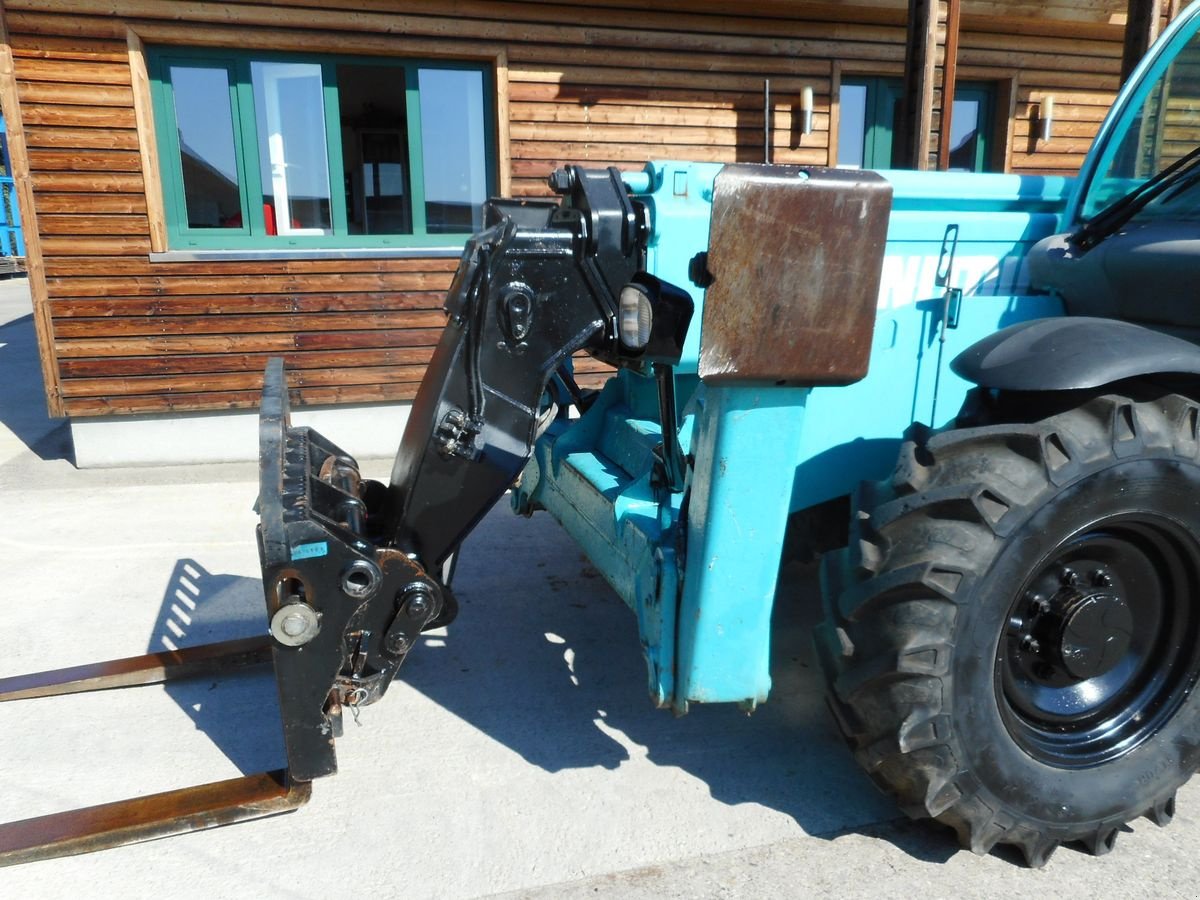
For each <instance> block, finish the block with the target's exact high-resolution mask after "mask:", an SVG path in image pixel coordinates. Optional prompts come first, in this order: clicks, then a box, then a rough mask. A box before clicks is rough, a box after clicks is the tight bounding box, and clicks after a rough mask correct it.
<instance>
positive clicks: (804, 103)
mask: <svg viewBox="0 0 1200 900" xmlns="http://www.w3.org/2000/svg"><path fill="white" fill-rule="evenodd" d="M812 132H813V89H812V85H811V84H806V85H805V86H804V90H802V91H801V92H800V133H801V134H812Z"/></svg>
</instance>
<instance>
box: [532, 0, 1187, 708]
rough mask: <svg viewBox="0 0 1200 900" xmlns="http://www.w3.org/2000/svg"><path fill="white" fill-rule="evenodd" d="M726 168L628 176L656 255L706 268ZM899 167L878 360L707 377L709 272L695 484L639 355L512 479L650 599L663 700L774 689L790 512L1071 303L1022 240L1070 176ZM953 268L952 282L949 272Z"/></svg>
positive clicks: (682, 385)
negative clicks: (826, 369) (675, 468)
mask: <svg viewBox="0 0 1200 900" xmlns="http://www.w3.org/2000/svg"><path fill="white" fill-rule="evenodd" d="M1197 27H1200V8H1196V7H1194V8H1193V9H1192V10H1190V11H1189V13H1188V14H1186V15H1184V16H1181V17H1179V18H1178V19H1177V20H1176V21H1175V22H1174V24H1173V25H1172V27H1171V29H1170V30H1169V31H1168V33H1167V34H1166V35H1164V38H1163V39H1162V40H1161V41H1160V42H1159V44H1158V45H1157V50H1156V52H1155V53H1153V54H1151V55H1150V57H1148V58H1147V59H1146V60H1145V61H1143V63H1142V65H1141V67H1140V68H1139V70H1138V71H1137V73H1136V74H1135V76H1134V77H1133V78H1132V79H1131V81H1130V82H1129V86H1128V87H1127V88H1126V89H1125V90H1124V91H1123V92H1122V93H1121V95H1120V96H1119V97H1118V101H1117V103H1116V104H1115V106H1114V108H1113V111H1112V113H1110V115H1109V117H1108V119H1107V120H1106V121H1105V124H1104V126H1103V128H1102V129H1101V131H1100V137H1099V139H1098V140H1097V142H1096V144H1095V146H1094V148H1093V150H1092V152H1091V154H1090V155H1089V157H1088V161H1087V162H1086V163H1085V165H1084V167H1083V170H1082V171H1083V175H1082V179H1083V180H1084V181H1086V179H1087V178H1089V177H1090V176H1091V174H1092V173H1093V172H1094V171H1095V170H1096V168H1097V166H1098V165H1099V164H1100V163H1102V162H1103V161H1104V160H1105V159H1106V158H1107V157H1106V154H1109V155H1110V156H1111V154H1112V153H1113V152H1115V151H1113V150H1112V149H1111V148H1112V147H1114V146H1115V144H1116V140H1115V137H1114V136H1119V135H1120V134H1122V133H1123V132H1124V130H1125V129H1127V128H1128V127H1129V124H1130V121H1131V120H1132V119H1133V117H1134V116H1135V115H1136V111H1137V107H1138V104H1139V103H1140V101H1141V94H1144V93H1145V92H1146V91H1147V90H1149V84H1150V83H1151V82H1152V81H1153V80H1154V79H1153V75H1154V74H1155V72H1158V71H1160V70H1161V69H1163V68H1164V67H1166V66H1167V65H1169V63H1170V61H1171V59H1172V58H1173V57H1174V54H1175V53H1177V52H1178V48H1179V47H1180V46H1181V44H1182V42H1185V41H1187V40H1188V39H1190V38H1191V37H1192V35H1194V33H1195V32H1196V30H1197ZM1139 91H1140V92H1141V94H1139ZM1098 161H1099V162H1098ZM719 169H720V167H719V166H716V165H709V164H692V163H682V162H669V161H667V162H655V163H651V164H649V165H647V166H646V168H645V170H644V171H643V172H638V173H630V174H629V175H627V176H626V181H627V184H628V186H629V188H630V190H631V191H633V192H634V193H635V194H637V195H639V197H640V198H641V199H643V200H644V201H645V202H646V204H647V206H648V207H649V209H650V211H651V216H652V226H653V235H654V236H653V238H652V239H651V245H650V254H649V262H648V266H649V269H650V271H651V272H652V273H654V274H655V275H658V276H659V277H661V278H663V279H666V280H668V281H671V282H673V283H675V284H678V285H688V284H690V279H689V278H688V273H687V264H688V261H689V260H690V259H692V257H693V256H694V255H695V254H697V253H699V252H701V251H703V250H705V249H706V248H707V247H708V230H709V219H710V213H711V204H712V198H713V181H714V178H715V177H716V174H717V172H718V171H719ZM883 174H884V175H885V177H886V178H887V179H888V180H889V181H890V182H891V184H892V187H893V211H892V215H891V219H890V223H889V229H888V241H887V247H886V250H885V257H884V264H883V265H884V268H883V278H882V286H881V291H880V296H879V303H878V312H877V316H876V321H875V330H874V344H873V347H872V352H871V360H870V371H869V374H868V375H867V377H866V378H865V379H864V380H862V381H860V382H858V383H857V384H853V385H850V386H848V387H819V388H794V387H748V386H723V387H720V386H714V385H710V384H705V383H702V382H701V381H700V379H699V378H698V377H697V374H696V372H697V357H698V352H699V346H700V341H701V339H702V338H701V323H702V321H703V304H704V293H703V291H702V290H700V289H698V288H694V287H693V288H691V293H692V295H693V298H694V300H695V302H696V307H697V312H696V316H695V317H694V319H693V320H692V326H691V330H690V332H689V335H688V340H687V343H686V345H685V352H684V356H683V359H682V361H681V363H680V365H679V367H678V368H677V370H676V375H675V378H676V396H677V397H679V398H681V400H680V406H681V419H680V421H681V428H680V442H681V444H682V446H683V448H684V451H685V453H690V454H691V458H692V459H693V460H694V462H693V465H692V466H691V470H690V473H691V474H690V483H689V485H688V490H687V492H685V493H684V494H670V493H667V492H665V491H661V490H656V489H655V488H654V487H653V486H652V484H651V470H652V467H653V449H654V447H655V445H656V444H657V443H658V442H659V439H660V426H659V423H658V413H657V405H656V398H655V393H654V385H653V382H652V381H651V380H650V379H648V378H646V377H643V376H640V375H638V374H635V373H632V372H630V371H626V370H623V371H621V372H619V373H618V374H617V375H616V376H615V377H614V378H613V379H612V380H611V381H610V382H609V383H608V384H607V385H606V386H605V388H604V389H603V392H602V394H601V396H600V398H599V401H598V402H596V403H595V404H594V406H592V407H591V408H590V409H589V410H588V411H587V413H586V414H584V415H583V417H582V418H581V419H580V420H578V421H575V422H571V423H568V424H562V423H560V424H557V425H555V426H554V427H553V428H551V429H550V431H549V432H547V434H545V435H544V436H543V438H542V439H541V441H540V443H539V444H538V446H537V448H536V452H535V456H534V459H533V461H532V462H531V463H530V465H529V466H528V468H527V469H526V471H525V474H524V476H523V479H522V482H521V484H520V486H519V488H518V489H517V490H516V491H515V492H514V507H515V509H516V510H517V511H518V512H522V513H529V512H530V511H532V510H534V509H547V510H549V511H550V512H551V514H553V515H554V516H555V517H556V518H557V519H558V520H559V521H560V522H561V523H562V525H563V526H564V527H565V528H566V530H567V531H568V532H569V533H570V534H571V535H572V536H573V537H574V538H575V540H576V541H578V542H579V544H580V545H581V547H583V548H584V550H585V552H586V553H587V554H588V555H589V556H590V558H591V559H592V561H593V563H594V564H595V566H596V568H597V569H598V570H599V571H600V572H602V573H604V575H605V577H606V578H607V579H608V581H609V583H610V584H611V585H612V586H613V588H614V589H615V590H616V591H617V593H618V594H619V595H620V596H621V597H622V598H623V599H624V601H625V602H626V603H627V604H628V605H629V606H630V607H631V608H632V609H633V610H634V612H635V613H636V615H637V618H638V624H639V630H640V636H641V643H642V647H643V650H644V653H645V656H646V659H647V663H648V667H649V691H650V696H651V698H652V700H653V701H654V702H655V703H656V704H658V705H660V706H669V707H673V708H674V709H675V710H676V711H677V712H684V711H686V710H687V708H688V704H689V703H691V702H716V701H731V702H738V703H741V704H743V705H744V706H746V707H748V708H752V707H753V706H754V705H756V704H757V703H759V702H761V701H763V700H764V699H765V698H766V696H767V693H768V691H769V690H770V687H771V681H770V675H769V673H768V664H769V641H770V618H771V609H772V604H773V602H774V596H775V590H776V579H777V573H778V569H779V566H780V562H781V558H780V557H781V552H782V548H783V544H784V535H785V531H786V528H787V523H788V517H789V515H790V514H792V513H795V512H797V511H799V510H804V509H806V508H810V507H813V506H815V505H816V504H819V503H821V502H823V501H827V500H830V499H831V498H836V497H838V496H842V495H845V494H847V493H849V492H850V491H851V490H852V489H853V487H854V486H855V485H856V484H857V483H858V482H859V481H861V480H864V479H871V480H873V479H879V478H882V477H884V476H885V475H886V474H887V472H888V471H889V469H890V467H891V466H892V465H893V464H894V462H895V459H896V454H897V451H898V449H899V445H900V443H901V439H902V435H903V434H904V432H905V430H906V429H907V428H909V426H911V425H912V424H913V423H924V424H926V425H929V426H933V427H938V426H941V425H944V424H946V423H947V422H949V421H951V420H952V419H953V417H954V416H955V415H956V413H957V412H958V411H959V409H960V407H961V405H962V403H963V400H964V398H965V396H966V392H967V390H968V389H969V388H970V387H971V385H969V384H968V383H966V382H965V381H963V380H962V379H960V378H959V377H958V376H956V375H955V374H954V373H953V372H951V371H950V369H949V362H950V360H952V359H953V358H954V357H955V356H956V355H957V354H958V353H959V352H961V351H962V350H965V349H966V348H968V347H969V346H971V345H972V344H973V343H975V342H976V341H978V340H980V339H981V338H983V337H985V336H987V335H989V334H992V333H993V332H995V331H997V330H998V329H1000V328H1002V327H1004V326H1007V325H1011V324H1014V323H1017V322H1021V321H1026V320H1029V319H1035V318H1043V317H1048V316H1060V315H1063V314H1064V310H1063V308H1062V305H1061V302H1060V301H1059V299H1058V298H1057V297H1055V296H1053V295H1051V294H1046V293H1038V292H1034V291H1032V290H1031V289H1030V286H1029V283H1028V277H1027V272H1026V255H1027V253H1028V251H1029V249H1030V248H1031V247H1032V246H1033V245H1034V244H1035V243H1036V242H1037V241H1039V240H1040V239H1042V238H1044V237H1047V236H1049V235H1051V234H1054V233H1056V232H1058V231H1061V230H1062V229H1063V227H1064V224H1065V223H1066V222H1067V221H1068V220H1071V219H1073V218H1074V217H1075V216H1076V215H1077V212H1076V210H1077V208H1078V205H1079V202H1080V201H1079V200H1078V198H1076V197H1075V192H1074V182H1073V180H1072V179H1065V178H1059V177H1041V176H1016V175H978V174H955V173H934V172H907V171H889V172H884V173H883ZM952 245H953V246H952ZM950 251H953V260H954V264H953V270H952V272H946V271H944V270H945V269H946V267H947V259H948V254H949V252H950ZM939 269H941V270H943V271H941V272H940V273H939ZM939 274H942V275H948V276H949V283H945V282H946V279H942V280H941V283H938V282H939V279H938V275H939ZM948 288H957V289H960V290H961V291H962V301H961V305H960V307H959V312H958V315H957V316H956V317H954V320H953V321H943V316H942V311H943V309H944V294H945V291H946V290H947V289H948ZM685 497H686V498H687V499H686V500H684V499H683V498H685ZM685 506H686V509H685V508H684V507H685Z"/></svg>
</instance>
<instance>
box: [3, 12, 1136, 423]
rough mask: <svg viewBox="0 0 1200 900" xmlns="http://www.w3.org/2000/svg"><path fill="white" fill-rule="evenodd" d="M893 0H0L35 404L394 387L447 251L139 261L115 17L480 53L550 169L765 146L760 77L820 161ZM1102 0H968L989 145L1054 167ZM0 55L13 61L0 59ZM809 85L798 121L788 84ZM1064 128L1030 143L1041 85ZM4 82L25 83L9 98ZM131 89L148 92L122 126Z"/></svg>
mask: <svg viewBox="0 0 1200 900" xmlns="http://www.w3.org/2000/svg"><path fill="white" fill-rule="evenodd" d="M905 5H906V4H905V3H904V2H903V0H860V2H859V3H857V4H855V5H847V4H839V3H804V2H792V0H763V2H757V3H754V4H745V3H742V4H735V3H732V2H727V0H660V2H650V3H643V4H635V3H632V2H630V0H597V2H593V3H589V4H587V5H583V4H579V5H576V4H566V3H561V2H529V0H527V2H485V0H412V2H406V3H400V2H398V0H241V2H234V0H222V2H205V0H113V2H106V3H99V2H96V0H4V4H3V6H4V24H5V26H6V28H7V32H8V44H9V46H10V47H11V59H9V60H8V61H7V62H6V61H5V59H6V58H7V57H0V101H2V102H3V103H4V106H5V110H4V111H5V113H6V114H7V115H8V117H9V123H10V132H11V131H12V129H13V126H14V125H15V126H16V127H17V128H18V130H19V131H21V132H22V133H23V141H22V139H21V134H18V135H17V137H16V138H15V139H14V140H13V149H14V154H15V155H16V156H17V161H16V167H17V168H18V170H20V168H21V167H22V166H24V167H25V181H24V185H25V186H24V190H25V191H26V192H27V194H28V196H27V197H26V196H22V201H23V202H24V203H25V209H24V210H23V212H24V213H25V214H26V215H27V216H28V217H29V218H28V219H27V224H28V234H29V243H30V245H31V246H30V253H29V266H30V271H31V283H32V286H33V290H34V295H35V305H36V311H37V321H38V326H39V338H40V340H41V341H42V349H43V360H44V363H45V371H46V375H47V392H48V399H49V405H50V409H51V411H52V412H53V413H54V414H56V415H62V414H66V415H71V416H88V415H100V414H107V413H114V412H123V413H124V412H138V413H143V412H161V411H167V410H201V409H227V408H240V407H252V406H254V405H256V403H257V395H258V389H259V385H260V382H261V371H262V367H263V365H264V363H265V360H266V358H267V357H268V356H270V355H283V356H284V357H285V359H286V360H287V365H288V368H289V370H290V377H291V384H292V387H293V389H294V390H293V401H294V402H295V403H297V404H303V403H349V402H374V401H394V400H402V399H406V398H410V397H411V396H412V395H413V393H414V391H415V388H416V385H417V383H418V382H419V379H420V377H421V374H422V371H423V367H424V364H425V363H426V361H427V360H428V358H429V354H430V352H431V347H432V345H433V343H434V342H435V340H436V338H437V335H438V333H439V331H440V326H441V323H442V314H441V312H440V305H441V300H442V294H443V292H444V290H445V288H446V287H447V285H448V283H449V278H450V274H451V272H452V271H453V267H454V265H455V261H454V260H450V259H404V260H401V259H358V260H353V261H347V260H334V259H305V260H286V261H285V260H278V259H276V260H271V259H269V258H264V259H261V260H256V261H239V262H230V261H225V262H218V261H212V262H162V261H151V259H150V257H149V254H150V250H151V244H152V239H153V236H154V235H155V234H156V233H157V234H159V235H161V234H162V222H161V214H160V213H159V212H158V209H159V205H158V202H157V195H158V191H157V176H156V175H154V173H153V172H149V173H148V172H147V170H146V160H145V158H144V152H142V151H144V150H145V145H146V141H147V139H149V137H150V135H149V134H148V133H147V132H148V131H149V129H150V124H149V123H148V122H147V121H146V119H145V115H146V113H145V111H144V110H140V111H139V110H138V109H135V103H134V96H135V88H136V86H137V83H136V81H135V76H136V74H137V71H136V66H135V68H134V69H133V70H132V72H131V55H130V45H129V33H130V30H132V31H133V33H134V34H135V35H137V36H139V37H140V38H141V39H142V40H144V41H145V42H146V43H147V44H178V45H184V46H187V45H195V44H207V45H218V46H220V45H226V46H231V47H232V46H236V47H239V48H255V47H257V48H263V49H281V48H283V49H296V50H300V49H306V50H309V51H315V52H342V53H349V52H356V53H363V54H414V55H450V56H455V55H470V54H479V53H483V54H484V55H488V54H492V55H493V58H494V59H496V60H497V64H498V68H500V69H503V71H501V72H499V73H498V81H499V90H500V94H501V96H500V98H499V100H500V103H499V106H498V108H499V110H500V115H501V118H502V123H501V138H502V141H501V143H502V146H501V166H502V171H501V173H500V175H501V180H502V183H505V182H507V183H508V184H509V185H510V186H511V189H512V192H513V193H515V194H517V195H538V194H544V193H546V192H547V191H546V188H545V186H544V179H545V176H546V174H547V173H548V172H549V171H550V170H551V169H552V168H554V167H555V166H558V165H561V164H563V163H569V162H575V163H586V164H590V165H609V164H617V165H622V166H635V167H636V166H639V165H640V164H641V163H642V162H643V161H645V160H646V159H652V158H669V157H674V158H687V159H693V160H709V161H734V160H743V161H761V160H762V158H763V153H764V148H763V125H764V115H763V101H762V86H763V79H764V78H770V79H771V82H772V90H773V94H774V98H775V104H774V109H773V111H772V122H773V129H772V133H773V149H772V155H773V158H774V161H776V162H795V163H808V164H826V163H827V162H829V161H830V159H831V157H832V156H833V154H835V153H836V146H835V144H836V141H835V139H834V137H833V135H832V134H831V130H830V126H831V122H833V121H835V116H836V106H837V99H836V91H837V85H838V83H839V79H840V78H841V77H844V76H846V75H849V74H855V75H873V74H879V75H899V74H900V72H901V69H902V64H903V51H904V21H905ZM1123 8H1124V3H1123V0H1110V2H1067V0H1062V2H1059V3H1053V2H1052V3H1048V4H1042V3H1002V2H964V7H963V20H962V32H961V36H960V56H959V70H958V77H959V79H960V81H962V80H993V81H996V82H998V83H1001V84H1003V85H1005V86H1006V90H1007V89H1008V88H1011V99H1012V108H1013V112H1014V114H1015V119H1014V120H1013V122H1012V127H1011V136H1010V139H1009V141H1007V142H1006V145H1005V152H1004V154H1003V155H1004V156H1005V157H1006V158H1007V159H1009V160H1010V164H1011V168H1012V170H1014V171H1020V172H1071V171H1073V170H1074V169H1075V168H1076V167H1077V166H1078V164H1079V163H1080V161H1081V160H1082V157H1083V152H1084V150H1085V149H1086V147H1087V145H1088V142H1089V141H1090V138H1091V136H1092V134H1093V133H1094V132H1095V129H1096V127H1097V125H1098V123H1099V120H1100V118H1101V116H1102V115H1103V113H1104V111H1105V109H1106V108H1107V105H1108V104H1109V103H1110V102H1111V99H1112V97H1113V93H1114V90H1115V88H1116V86H1117V73H1118V70H1119V65H1120V55H1121V37H1122V28H1121V24H1120V23H1119V22H1115V20H1113V19H1112V16H1113V15H1114V14H1115V11H1119V10H1122V9H1123ZM6 67H7V68H6ZM805 85H810V86H812V88H813V90H814V93H815V95H816V116H815V131H814V133H813V134H811V135H802V134H801V133H800V126H799V123H800V113H799V97H800V94H801V91H802V90H803V88H804V86H805ZM1047 93H1052V94H1053V95H1054V96H1055V99H1056V107H1055V109H1056V125H1055V139H1054V140H1053V141H1051V142H1050V143H1049V144H1047V145H1045V146H1037V145H1034V144H1032V143H1030V140H1031V139H1030V133H1031V132H1030V124H1029V119H1030V116H1031V115H1032V113H1033V111H1034V110H1035V109H1036V104H1037V103H1038V102H1039V100H1040V98H1041V97H1043V96H1045V95H1046V94H1047ZM18 102H19V109H18V108H17V104H18ZM139 115H141V116H142V122H141V128H140V131H141V134H140V135H139Z"/></svg>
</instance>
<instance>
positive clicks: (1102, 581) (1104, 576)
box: [1092, 569, 1113, 587]
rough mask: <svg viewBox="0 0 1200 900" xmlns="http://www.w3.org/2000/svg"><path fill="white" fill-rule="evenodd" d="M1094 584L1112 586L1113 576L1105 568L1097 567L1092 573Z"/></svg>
mask: <svg viewBox="0 0 1200 900" xmlns="http://www.w3.org/2000/svg"><path fill="white" fill-rule="evenodd" d="M1092 584H1094V585H1096V587H1112V586H1113V577H1112V576H1111V575H1109V574H1108V573H1107V572H1105V571H1104V570H1103V569H1097V570H1096V571H1095V572H1093V573H1092Z"/></svg>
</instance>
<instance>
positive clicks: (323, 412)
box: [70, 403, 412, 469]
mask: <svg viewBox="0 0 1200 900" xmlns="http://www.w3.org/2000/svg"><path fill="white" fill-rule="evenodd" d="M411 405H412V404H410V403H397V404H387V405H371V406H349V407H336V408H331V407H318V408H312V409H294V410H292V424H293V425H308V426H309V427H311V428H315V429H316V430H317V431H319V432H320V433H321V434H322V435H324V436H325V437H327V438H328V439H329V440H331V441H333V442H334V443H335V444H337V445H338V446H339V447H341V448H342V449H343V450H345V451H346V452H347V453H349V454H350V455H351V456H353V457H356V458H357V459H359V460H362V459H378V458H388V457H392V456H394V455H395V453H396V448H397V447H398V446H399V444H400V436H401V435H402V434H403V432H404V426H405V423H406V422H407V421H408V411H409V408H410V407H411ZM70 424H71V437H72V440H73V442H74V445H75V464H76V465H77V466H78V467H79V468H81V469H95V468H106V467H114V466H170V465H183V464H189V463H207V462H244V461H247V460H254V459H257V458H258V413H257V412H254V411H246V412H228V413H192V414H190V415H181V414H179V413H172V414H170V415H162V416H106V417H104V418H80V419H72V420H71V423H70Z"/></svg>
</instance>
